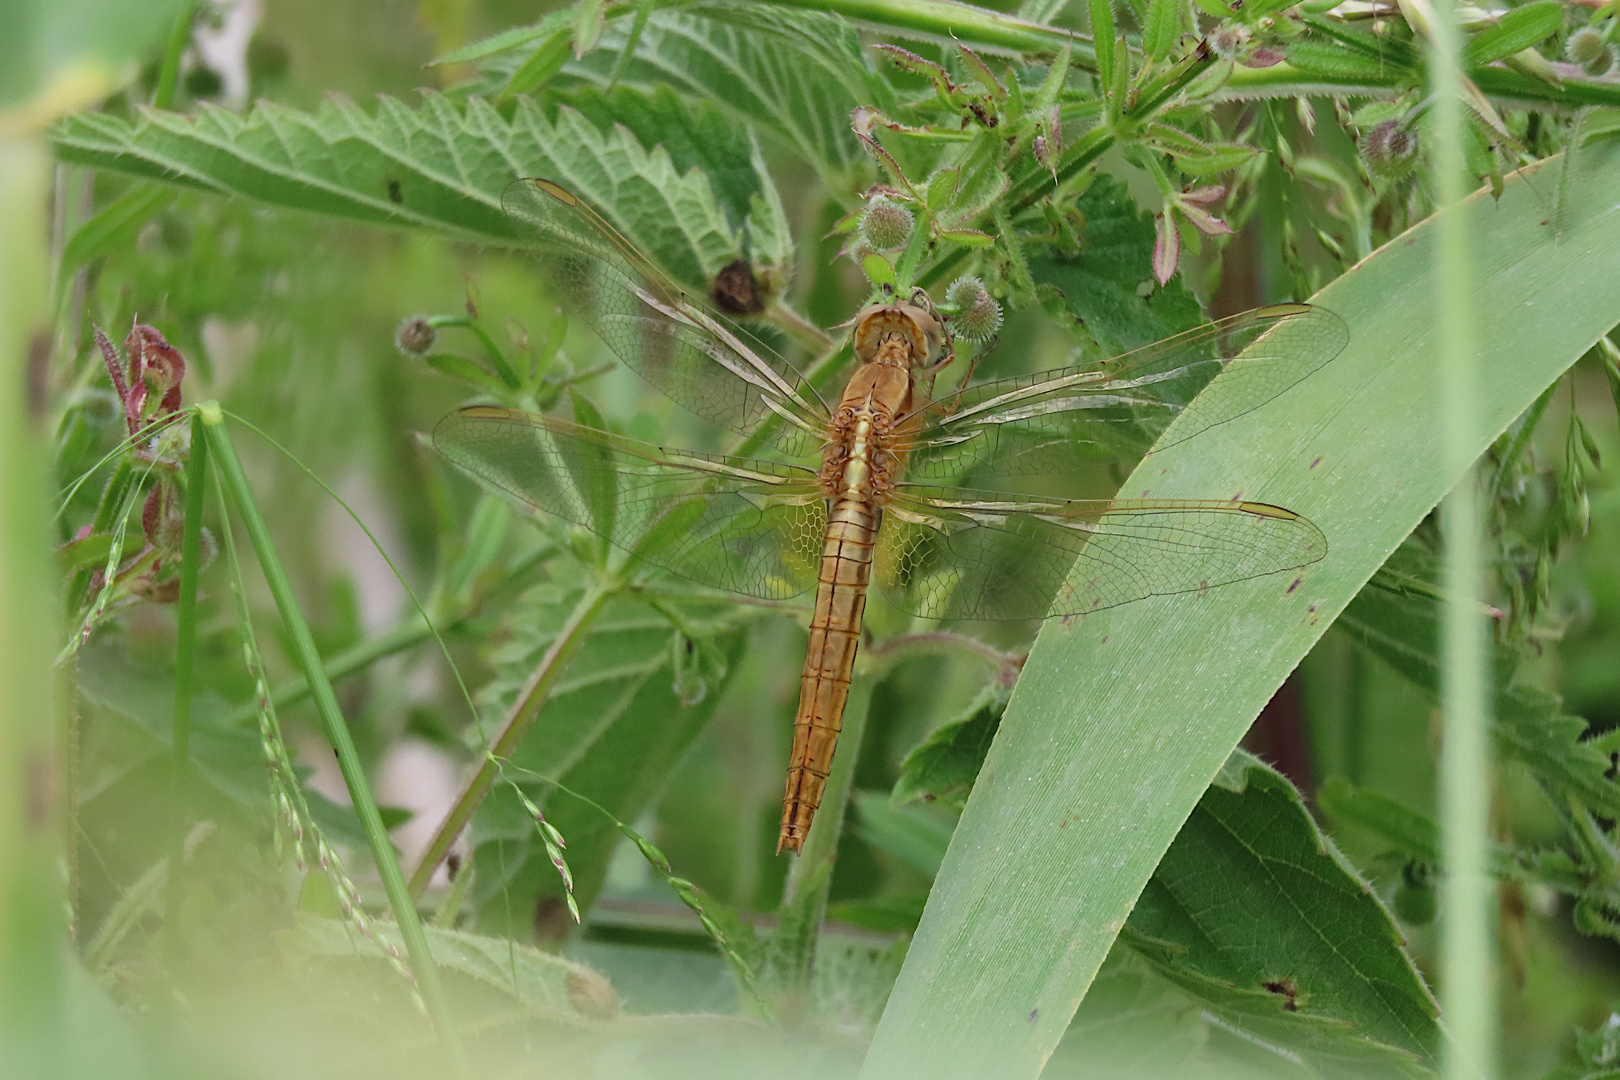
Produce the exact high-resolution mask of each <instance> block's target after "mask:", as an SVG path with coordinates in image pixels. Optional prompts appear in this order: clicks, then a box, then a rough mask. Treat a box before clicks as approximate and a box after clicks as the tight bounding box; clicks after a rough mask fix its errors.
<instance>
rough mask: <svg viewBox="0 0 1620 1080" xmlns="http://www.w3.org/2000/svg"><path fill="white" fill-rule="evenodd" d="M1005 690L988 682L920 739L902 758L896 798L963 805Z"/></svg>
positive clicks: (993, 731)
mask: <svg viewBox="0 0 1620 1080" xmlns="http://www.w3.org/2000/svg"><path fill="white" fill-rule="evenodd" d="M1009 696H1011V691H1010V690H1008V689H1007V688H1005V687H1002V686H1001V685H1000V684H998V683H992V684H991V685H990V686H987V687H985V689H984V690H983V691H982V692H981V693H980V694H979V696H978V697H977V698H976V699H975V700H974V701H973V703H972V704H970V705H969V706H968V707H967V708H966V709H965V710H963V712H962V715H961V716H959V717H957V718H956V719H955V720H951V721H948V722H947V723H944V724H941V725H940V726H939V727H938V728H936V729H935V730H934V731H933V732H932V733H931V734H930V735H929V736H928V738H926V739H924V740H923V741H922V742H921V743H919V744H918V745H917V746H916V747H915V748H914V749H913V750H912V751H911V753H909V754H907V755H906V758H905V760H904V761H902V762H901V763H900V778H899V779H898V780H896V781H895V783H894V793H893V799H894V801H895V802H899V803H904V802H910V801H912V800H913V799H922V800H923V801H925V802H933V801H935V800H936V799H937V800H938V801H940V802H942V803H944V804H945V805H946V806H954V807H957V808H961V807H962V806H963V805H964V804H965V803H966V802H967V796H968V792H969V791H972V790H973V778H974V777H976V776H978V775H979V768H980V767H981V766H982V765H983V764H984V755H985V754H987V753H989V751H990V742H991V740H992V739H994V738H995V737H996V728H997V727H999V726H1000V725H1001V713H1002V710H1004V709H1005V708H1006V707H1007V699H1008V697H1009ZM940 854H941V855H942V856H943V855H944V852H943V851H941V852H940Z"/></svg>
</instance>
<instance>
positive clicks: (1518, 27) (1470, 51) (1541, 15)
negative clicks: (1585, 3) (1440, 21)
mask: <svg viewBox="0 0 1620 1080" xmlns="http://www.w3.org/2000/svg"><path fill="white" fill-rule="evenodd" d="M1563 25H1564V5H1563V4H1561V3H1559V2H1558V0H1535V2H1534V3H1530V4H1524V5H1522V6H1520V7H1515V8H1508V9H1507V10H1506V11H1504V12H1503V13H1502V17H1501V18H1499V19H1497V20H1496V22H1494V23H1492V24H1491V25H1490V26H1487V27H1486V28H1485V29H1483V30H1481V31H1480V32H1479V33H1477V34H1475V35H1474V36H1473V37H1472V38H1469V40H1468V44H1467V45H1465V46H1463V66H1465V67H1483V66H1484V65H1486V64H1491V63H1495V62H1496V61H1497V60H1502V59H1505V58H1507V57H1509V56H1512V55H1513V54H1514V53H1517V52H1520V51H1522V50H1524V49H1528V48H1530V47H1531V46H1532V45H1537V44H1540V43H1541V42H1543V41H1545V40H1546V39H1548V38H1550V37H1552V36H1553V35H1554V34H1556V33H1557V32H1558V31H1559V30H1560V29H1561V28H1562V27H1563Z"/></svg>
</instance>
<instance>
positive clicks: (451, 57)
mask: <svg viewBox="0 0 1620 1080" xmlns="http://www.w3.org/2000/svg"><path fill="white" fill-rule="evenodd" d="M572 18H573V12H571V11H568V10H567V9H564V10H561V11H553V12H551V13H549V14H547V15H546V17H545V18H543V19H541V20H540V21H539V22H537V23H535V24H534V25H533V26H514V27H512V28H510V29H507V30H502V31H501V32H500V33H498V34H493V35H491V36H490V37H487V38H484V39H482V40H480V41H475V42H473V43H472V44H471V45H463V46H462V47H461V48H459V49H453V50H451V51H450V52H447V53H445V54H444V55H443V56H438V57H434V59H433V61H432V64H431V65H430V66H433V67H438V66H440V65H443V64H470V63H472V62H473V61H475V60H483V59H485V58H486V57H490V56H494V55H496V54H497V53H503V52H506V51H508V50H510V49H521V48H522V47H523V46H525V45H528V44H530V43H531V42H535V41H539V40H540V39H541V38H546V37H550V36H551V34H552V33H553V32H554V31H555V30H557V29H558V28H559V27H562V26H566V25H567V24H568V23H569V21H570V20H571V19H572Z"/></svg>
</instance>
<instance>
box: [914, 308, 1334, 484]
mask: <svg viewBox="0 0 1620 1080" xmlns="http://www.w3.org/2000/svg"><path fill="white" fill-rule="evenodd" d="M1349 340H1350V332H1349V330H1348V328H1347V327H1346V326H1345V324H1344V321H1343V320H1342V319H1340V318H1339V317H1338V316H1337V315H1335V314H1333V313H1332V312H1330V311H1327V310H1324V309H1322V308H1316V307H1311V306H1309V305H1307V304H1278V305H1276V306H1273V307H1269V308H1259V309H1257V310H1255V311H1249V312H1245V313H1243V314H1241V315H1234V316H1232V317H1230V318H1227V319H1222V320H1220V321H1218V322H1213V323H1209V324H1207V325H1205V326H1202V327H1199V328H1198V329H1196V330H1191V331H1188V332H1187V333H1185V334H1179V335H1177V336H1175V337H1172V338H1166V339H1165V340H1164V341H1161V342H1158V343H1156V344H1153V345H1148V346H1146V347H1144V348H1142V349H1138V350H1136V351H1134V352H1129V353H1125V354H1123V355H1121V356H1117V357H1114V358H1113V359H1112V360H1108V361H1105V362H1103V363H1101V364H1091V365H1083V366H1079V367H1069V368H1059V369H1057V370H1055V371H1046V372H1041V373H1040V374H1038V375H1030V376H1024V377H1021V378H1013V379H1001V380H997V381H993V382H987V383H982V384H980V385H977V386H971V387H969V388H968V389H967V391H966V392H965V393H964V394H963V395H962V398H961V401H960V402H959V403H958V404H957V407H956V408H955V409H954V411H952V412H950V413H948V414H944V415H935V416H933V417H932V418H931V419H930V421H929V422H928V423H927V424H926V426H925V427H924V428H923V430H922V431H921V432H920V433H919V434H918V436H917V437H916V439H915V441H914V442H913V443H912V447H911V452H912V457H911V463H910V464H909V465H908V467H907V472H908V473H909V474H910V475H912V476H917V477H923V478H933V479H945V478H951V477H959V476H962V475H964V474H966V473H968V472H971V471H973V470H981V471H985V472H994V473H999V474H1001V475H1005V476H1035V475H1045V474H1048V473H1053V472H1066V471H1072V470H1073V469H1075V468H1076V467H1077V466H1078V465H1080V464H1081V462H1082V461H1084V460H1086V459H1095V458H1097V457H1099V456H1105V457H1121V456H1136V455H1137V454H1140V453H1141V452H1142V451H1143V450H1145V449H1146V448H1147V447H1148V446H1149V445H1151V444H1152V442H1153V441H1154V440H1155V439H1157V438H1158V437H1159V435H1160V434H1161V433H1162V432H1163V431H1164V429H1165V427H1166V426H1167V425H1168V424H1169V422H1170V420H1171V419H1172V418H1174V417H1175V416H1176V415H1177V414H1181V415H1182V423H1181V426H1180V428H1178V429H1177V432H1176V438H1175V442H1182V441H1184V440H1186V439H1190V438H1192V437H1193V436H1194V435H1197V434H1199V433H1200V432H1203V431H1207V430H1208V429H1209V428H1212V427H1214V426H1215V425H1216V424H1223V423H1225V422H1226V421H1228V420H1232V419H1234V418H1236V417H1238V416H1242V415H1243V414H1244V413H1246V412H1250V411H1251V410H1254V409H1257V408H1259V407H1260V406H1261V405H1264V404H1265V403H1266V402H1268V401H1270V400H1271V399H1272V398H1275V397H1277V396H1278V395H1280V394H1281V393H1282V392H1283V391H1285V390H1287V389H1288V388H1289V387H1291V386H1293V385H1294V384H1295V383H1297V382H1299V381H1300V380H1301V379H1303V378H1305V377H1306V376H1307V375H1309V374H1311V372H1313V371H1315V370H1316V369H1318V368H1320V367H1322V366H1323V365H1324V364H1326V363H1327V362H1328V361H1330V360H1332V359H1333V358H1334V357H1335V356H1337V355H1338V354H1339V353H1340V352H1341V351H1342V350H1343V349H1344V346H1345V344H1346V343H1347V342H1348V341H1349ZM1222 373H1225V376H1226V377H1225V378H1223V379H1222V380H1220V381H1219V382H1217V383H1214V384H1213V385H1209V384H1210V380H1211V379H1213V378H1214V377H1215V376H1216V375H1218V374H1222ZM1206 385H1208V389H1207V390H1205V389H1204V388H1205V386H1206ZM1200 391H1203V392H1202V393H1200ZM931 408H933V409H934V412H935V413H936V414H937V413H938V412H939V409H938V407H937V406H935V407H931ZM1164 445H1166V446H1169V445H1173V443H1165V444H1164Z"/></svg>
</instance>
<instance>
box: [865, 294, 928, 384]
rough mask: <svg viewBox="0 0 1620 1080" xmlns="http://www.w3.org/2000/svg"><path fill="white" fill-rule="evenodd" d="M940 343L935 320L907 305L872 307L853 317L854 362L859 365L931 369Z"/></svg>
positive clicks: (876, 305)
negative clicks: (875, 364)
mask: <svg viewBox="0 0 1620 1080" xmlns="http://www.w3.org/2000/svg"><path fill="white" fill-rule="evenodd" d="M944 341H945V334H944V331H943V330H941V329H940V325H939V320H938V319H935V318H934V316H933V315H931V314H929V313H928V312H927V311H926V310H924V309H923V308H921V307H919V306H917V305H916V304H913V303H909V302H907V301H897V302H895V303H892V304H873V305H872V306H870V307H868V308H866V309H865V310H863V311H862V312H861V313H860V314H859V315H857V316H855V337H854V344H855V359H856V360H858V361H860V362H861V363H863V364H870V363H882V364H892V365H894V366H897V367H908V368H926V367H931V366H932V365H933V364H934V362H935V360H936V359H937V358H938V356H939V352H940V349H941V348H943V347H944Z"/></svg>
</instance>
